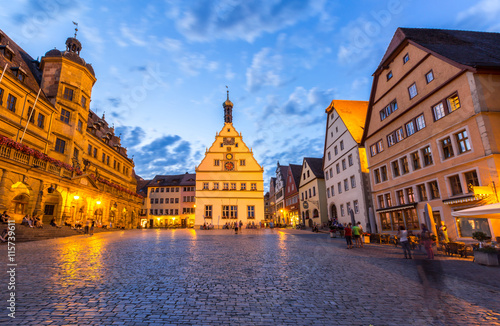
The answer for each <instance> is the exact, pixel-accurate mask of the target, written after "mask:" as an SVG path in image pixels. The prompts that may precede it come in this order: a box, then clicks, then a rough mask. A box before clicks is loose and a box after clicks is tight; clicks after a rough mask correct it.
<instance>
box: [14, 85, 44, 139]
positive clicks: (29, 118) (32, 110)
mask: <svg viewBox="0 0 500 326" xmlns="http://www.w3.org/2000/svg"><path fill="white" fill-rule="evenodd" d="M41 91H42V88H41V87H40V89H39V90H38V94H37V96H36V99H35V103H34V104H33V108H32V109H31V112H30V115H29V117H28V121H27V122H26V127H24V131H23V135H22V136H21V141H20V142H19V143H22V142H23V138H24V134H25V133H26V129H28V125H29V124H30V120H31V117H32V116H33V113H34V112H35V106H36V102H37V101H38V97H39V96H40V92H41Z"/></svg>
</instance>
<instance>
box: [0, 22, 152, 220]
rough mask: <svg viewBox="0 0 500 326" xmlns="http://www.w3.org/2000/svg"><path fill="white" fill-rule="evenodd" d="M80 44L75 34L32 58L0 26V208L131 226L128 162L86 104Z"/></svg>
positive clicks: (136, 199) (134, 203)
mask: <svg viewBox="0 0 500 326" xmlns="http://www.w3.org/2000/svg"><path fill="white" fill-rule="evenodd" d="M81 48H82V46H81V43H80V42H79V41H78V39H76V35H75V37H71V38H68V39H67V41H66V50H65V51H59V50H57V49H53V50H50V51H48V52H47V53H46V54H45V56H43V57H42V59H41V62H38V61H37V60H34V59H33V58H32V57H31V56H29V55H28V54H27V53H26V52H25V51H24V50H23V49H22V48H20V47H19V46H18V45H17V44H16V43H15V42H14V41H13V40H12V39H10V38H9V37H8V36H7V35H5V33H3V31H1V30H0V69H1V70H0V72H1V76H2V77H0V78H1V80H0V211H2V212H3V211H4V210H6V211H7V212H8V214H9V215H10V216H12V217H14V218H15V219H16V221H18V222H19V221H20V220H21V219H22V217H23V216H24V215H26V214H29V215H35V216H42V219H43V221H44V223H49V222H50V221H51V220H52V219H53V218H55V220H56V222H57V223H64V222H66V223H72V224H73V223H84V222H85V221H86V220H87V219H94V220H96V221H97V222H98V224H102V225H108V226H109V224H110V223H111V224H112V226H119V227H132V226H134V227H135V226H136V223H137V214H138V212H139V210H140V207H141V204H142V200H143V199H142V197H141V196H139V195H137V193H136V184H137V182H136V180H135V175H134V171H133V168H134V163H133V161H132V160H131V159H130V158H128V157H127V151H126V149H125V148H123V147H121V145H120V138H119V137H117V136H115V135H114V129H113V128H110V127H109V126H108V124H107V122H106V121H105V120H104V115H103V116H102V118H99V117H98V116H97V115H96V114H95V113H94V112H92V111H91V110H90V109H89V104H90V101H91V95H92V87H93V85H94V84H95V82H96V78H95V74H94V70H93V69H92V66H91V65H90V64H88V63H86V62H85V60H83V59H82V58H81V57H80V51H81Z"/></svg>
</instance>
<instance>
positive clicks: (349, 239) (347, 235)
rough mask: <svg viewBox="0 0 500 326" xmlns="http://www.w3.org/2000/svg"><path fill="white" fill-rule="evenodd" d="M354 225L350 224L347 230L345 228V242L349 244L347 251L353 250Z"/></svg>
mask: <svg viewBox="0 0 500 326" xmlns="http://www.w3.org/2000/svg"><path fill="white" fill-rule="evenodd" d="M351 225H352V223H349V224H348V225H347V226H346V227H345V228H344V236H345V242H346V243H347V249H352V228H351Z"/></svg>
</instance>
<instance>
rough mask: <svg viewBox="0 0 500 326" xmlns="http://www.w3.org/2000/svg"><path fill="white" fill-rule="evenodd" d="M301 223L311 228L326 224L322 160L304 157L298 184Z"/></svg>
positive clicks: (326, 213)
mask: <svg viewBox="0 0 500 326" xmlns="http://www.w3.org/2000/svg"><path fill="white" fill-rule="evenodd" d="M299 196H300V197H299V198H300V214H301V223H302V224H304V225H306V226H308V227H311V226H313V225H314V224H322V223H326V222H328V211H327V210H328V208H327V202H326V187H325V178H324V177H323V159H322V158H312V157H304V160H303V162H302V175H301V177H300V182H299Z"/></svg>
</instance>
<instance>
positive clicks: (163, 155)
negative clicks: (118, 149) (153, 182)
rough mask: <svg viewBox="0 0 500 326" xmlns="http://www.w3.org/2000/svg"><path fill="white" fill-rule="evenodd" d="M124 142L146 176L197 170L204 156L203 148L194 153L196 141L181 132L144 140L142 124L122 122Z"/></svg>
mask: <svg viewBox="0 0 500 326" xmlns="http://www.w3.org/2000/svg"><path fill="white" fill-rule="evenodd" d="M115 131H116V133H117V134H121V139H122V146H123V147H125V148H127V152H128V155H129V157H132V156H133V158H134V163H135V171H136V174H137V175H140V176H141V177H143V178H146V179H148V178H152V177H154V176H155V175H157V174H178V173H184V172H186V171H187V170H194V166H195V165H196V164H198V163H199V161H200V160H201V157H200V153H201V152H200V151H199V150H197V151H196V152H195V153H194V154H193V153H192V147H193V145H192V144H191V143H190V142H188V141H187V140H184V139H182V138H181V137H180V136H178V135H162V136H159V137H157V138H155V139H153V140H151V141H148V142H145V141H144V138H145V136H146V135H147V133H146V131H145V130H144V129H142V128H141V127H132V126H120V127H117V128H116V130H115Z"/></svg>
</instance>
